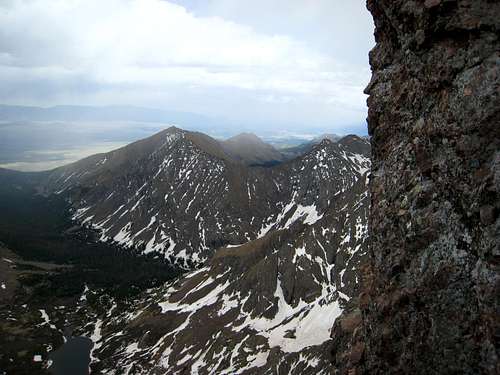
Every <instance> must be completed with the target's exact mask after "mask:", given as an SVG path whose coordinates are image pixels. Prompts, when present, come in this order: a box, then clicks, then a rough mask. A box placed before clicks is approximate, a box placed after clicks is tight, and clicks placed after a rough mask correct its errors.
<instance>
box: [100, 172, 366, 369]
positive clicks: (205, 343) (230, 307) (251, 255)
mask: <svg viewBox="0 0 500 375" xmlns="http://www.w3.org/2000/svg"><path fill="white" fill-rule="evenodd" d="M367 208H368V195H367V194H366V182H365V177H363V178H360V180H359V181H358V182H357V183H356V184H354V185H353V186H352V187H351V189H349V190H348V191H347V192H346V193H345V194H341V195H338V196H337V198H336V199H335V200H334V202H332V207H331V208H330V209H329V210H327V211H326V212H324V214H323V217H321V218H320V219H318V220H317V221H315V222H314V223H312V224H310V225H309V224H306V225H302V226H300V227H296V228H290V229H282V230H278V231H272V232H270V233H268V234H267V235H265V236H264V237H262V238H260V239H257V240H253V241H250V242H248V243H246V244H243V245H241V246H237V247H225V248H221V249H219V250H218V251H217V252H216V254H215V256H214V257H213V258H212V260H211V261H210V262H209V263H208V264H207V265H206V266H205V267H204V268H202V269H199V270H197V271H194V272H191V273H189V274H187V275H186V276H185V277H183V278H182V279H181V280H179V281H177V282H175V283H174V284H171V285H168V286H166V287H165V288H161V289H158V290H156V291H155V292H153V293H150V294H149V297H148V299H147V300H146V301H143V302H141V304H139V305H137V306H136V309H135V311H134V312H133V313H131V314H124V315H123V316H122V317H121V318H120V319H121V320H120V319H118V321H117V322H114V323H113V322H111V323H110V324H109V325H108V327H109V326H112V325H113V324H116V325H117V327H120V328H119V329H120V330H121V331H122V333H123V335H120V336H119V337H115V336H113V332H114V331H115V330H114V329H111V328H110V331H109V336H108V337H106V334H105V335H104V340H103V342H104V344H103V346H102V347H101V348H100V350H101V351H102V352H103V353H104V352H106V350H109V348H119V349H114V352H115V353H116V355H115V357H114V359H113V361H118V362H113V363H111V362H110V361H109V360H108V362H106V361H104V362H105V363H103V364H102V366H103V368H104V369H108V370H109V373H113V371H117V373H118V372H120V370H123V369H128V368H132V367H133V368H134V371H135V373H140V374H147V373H151V372H153V371H158V372H160V373H162V372H168V373H169V374H181V373H183V372H185V371H187V372H188V373H200V374H211V373H218V374H240V373H248V374H267V373H269V374H274V373H295V374H299V373H301V374H302V373H314V374H316V373H322V372H323V373H329V371H332V369H331V367H330V364H329V354H328V353H327V351H325V349H324V348H325V346H324V345H325V343H326V342H328V341H329V340H330V334H331V331H330V330H331V328H332V326H333V323H334V321H335V319H336V318H337V317H338V316H339V315H340V314H341V312H342V310H343V306H344V305H345V304H346V303H347V302H348V300H349V299H350V298H352V297H353V296H355V295H356V293H357V291H356V286H357V283H356V280H355V279H356V276H355V270H356V268H357V267H358V266H359V264H360V262H361V261H362V259H363V257H364V254H365V251H366V232H365V231H364V230H362V229H361V224H360V223H366V218H367ZM351 234H352V235H351ZM348 235H349V238H348V239H347V240H346V238H347V237H348ZM160 322H161V323H160ZM117 329H118V328H117ZM137 342H141V343H142V344H141V345H137V346H134V347H133V350H132V348H131V347H130V343H137ZM124 343H127V344H126V345H125V344H124ZM115 363H119V365H118V367H116V366H115Z"/></svg>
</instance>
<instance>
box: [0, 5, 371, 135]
mask: <svg viewBox="0 0 500 375" xmlns="http://www.w3.org/2000/svg"><path fill="white" fill-rule="evenodd" d="M175 3H176V4H174V2H168V1H161V0H142V1H129V0H109V1H106V2H102V1H97V0H80V1H78V0H75V1H71V2H59V1H52V0H30V1H23V0H17V1H16V0H11V1H8V2H2V5H1V7H3V8H1V9H2V10H1V11H0V80H1V81H2V86H1V87H0V102H4V103H11V104H30V105H54V104H60V103H64V104H89V105H109V104H130V105H140V106H148V107H158V108H168V109H171V110H182V111H191V112H197V113H202V114H207V115H210V116H218V117H224V118H226V119H228V120H229V121H231V122H233V123H234V124H237V125H239V126H241V127H247V128H248V127H252V126H254V127H256V128H260V129H262V128H263V127H266V128H268V127H275V128H283V127H290V128H297V129H299V128H311V129H312V128H318V129H325V130H332V131H335V130H338V129H345V128H346V126H358V128H359V125H360V124H363V123H364V119H365V117H366V105H365V96H364V95H363V94H362V90H363V88H364V86H365V85H366V83H367V81H368V79H369V68H368V62H367V53H368V50H369V48H370V47H371V45H372V43H373V40H372V33H373V31H372V28H373V26H372V21H371V18H370V16H369V14H368V12H367V11H366V10H365V9H364V1H362V0H359V1H358V0H356V1H343V2H337V1H331V0H311V1H306V0H303V1H299V0H275V1H264V0H254V1H251V2H250V1H234V0H206V1H205V0H204V1H196V0H191V1H188V0H185V1H180V0H179V1H175Z"/></svg>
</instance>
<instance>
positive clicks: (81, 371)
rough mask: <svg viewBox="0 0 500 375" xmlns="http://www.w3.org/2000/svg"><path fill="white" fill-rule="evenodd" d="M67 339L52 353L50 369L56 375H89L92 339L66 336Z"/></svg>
mask: <svg viewBox="0 0 500 375" xmlns="http://www.w3.org/2000/svg"><path fill="white" fill-rule="evenodd" d="M66 339H67V341H66V342H65V343H64V345H63V346H61V347H60V348H59V349H57V350H55V351H53V352H52V353H51V354H50V356H49V357H50V359H51V360H52V361H53V362H52V366H50V371H51V372H52V373H53V374H54V375H68V374H71V375H88V374H89V365H90V351H91V350H92V346H93V343H92V340H90V339H88V338H87V337H82V336H76V337H72V336H69V337H66Z"/></svg>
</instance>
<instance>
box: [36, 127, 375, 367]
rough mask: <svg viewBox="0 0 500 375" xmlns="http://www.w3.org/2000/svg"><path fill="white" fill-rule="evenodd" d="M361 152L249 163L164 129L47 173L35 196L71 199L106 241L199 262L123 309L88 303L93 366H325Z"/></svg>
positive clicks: (352, 294)
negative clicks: (264, 165)
mask: <svg viewBox="0 0 500 375" xmlns="http://www.w3.org/2000/svg"><path fill="white" fill-rule="evenodd" d="M369 152H370V148H369V144H368V143H367V142H366V141H365V140H363V139H361V138H358V137H355V136H348V137H345V138H343V139H342V140H340V141H339V142H335V143H334V142H331V141H329V140H324V141H323V142H321V143H320V144H318V145H316V146H315V147H314V148H313V149H312V150H310V152H308V153H306V154H305V155H303V156H302V157H300V158H297V159H294V160H291V161H288V162H286V163H282V164H280V165H277V166H274V167H272V168H260V167H247V166H246V165H244V164H243V163H241V162H240V161H238V160H235V159H234V158H233V157H232V156H231V155H229V154H228V153H227V152H225V150H224V149H223V148H222V147H220V144H219V143H218V142H217V141H215V140H213V139H211V138H210V137H207V136H205V135H203V134H200V133H191V132H187V131H183V130H180V129H176V128H170V129H167V130H165V131H163V132H161V133H159V134H157V135H155V136H153V137H151V138H148V139H145V140H142V141H139V142H136V143H134V144H131V145H129V146H126V147H124V148H122V149H119V150H116V151H113V152H110V153H108V154H101V155H96V156H92V157H90V158H87V159H84V160H82V161H80V162H77V163H75V164H72V165H69V166H66V167H63V168H59V169H57V170H54V171H52V172H51V173H50V174H49V175H48V176H47V175H45V176H44V178H43V179H42V180H43V181H44V182H43V184H42V190H43V192H44V193H45V194H58V195H63V196H65V197H67V198H68V199H69V200H70V201H71V203H72V206H73V210H74V216H73V217H74V219H75V220H77V221H79V222H80V223H82V224H83V225H86V226H90V227H93V228H94V229H96V230H98V231H99V233H100V236H101V240H110V241H113V242H116V243H120V244H122V245H125V246H127V247H130V248H134V249H138V250H139V251H140V252H143V253H150V252H157V253H158V254H159V255H161V256H164V257H169V258H171V259H172V260H173V261H177V262H179V263H180V264H182V265H183V266H185V267H186V268H190V269H193V267H194V266H196V267H201V268H199V269H195V270H193V271H191V272H188V273H187V274H186V275H185V276H183V277H181V278H180V279H178V280H177V281H175V282H173V283H169V284H167V285H165V286H163V287H161V288H156V289H150V290H148V291H146V292H145V293H143V294H142V295H140V296H139V297H137V298H136V300H135V302H133V303H132V304H130V303H127V304H124V305H121V308H119V309H118V308H116V306H115V305H113V303H114V302H113V303H112V302H109V301H108V302H109V303H104V302H103V304H102V306H100V307H99V308H98V309H96V308H95V307H93V308H91V309H88V311H90V312H89V315H88V320H89V321H90V323H89V324H88V325H86V326H84V327H81V328H80V329H79V330H80V332H81V333H82V334H84V335H86V336H87V337H90V338H92V340H93V341H94V347H93V349H92V353H91V357H92V365H91V366H92V368H93V370H94V371H100V372H102V373H116V374H118V373H135V374H151V373H169V374H174V373H176V374H182V373H200V374H209V373H221V374H222V373H227V374H235V373H247V374H256V373H259V374H260V373H292V374H293V373H299V372H300V373H329V372H330V371H332V370H333V367H332V364H331V361H330V350H329V348H330V343H331V339H330V335H331V328H332V327H333V325H334V322H335V320H336V318H337V317H338V316H339V315H340V314H341V313H342V311H343V310H344V309H346V308H348V307H349V306H350V305H351V304H352V301H353V300H354V299H356V298H357V295H358V293H359V283H358V281H359V280H358V274H359V269H360V268H361V267H362V265H363V263H364V259H365V258H366V251H367V236H368V230H367V218H368V207H369V195H368V191H367V183H368V171H369V167H370V161H369ZM85 293H92V291H88V290H87V291H86V292H85ZM85 300H86V298H83V299H82V301H85ZM113 306H115V307H113ZM81 309H82V310H79V311H80V312H81V311H86V310H85V309H86V307H85V302H82V306H81ZM47 311H49V312H51V310H47ZM81 314H83V313H81ZM81 314H80V315H81Z"/></svg>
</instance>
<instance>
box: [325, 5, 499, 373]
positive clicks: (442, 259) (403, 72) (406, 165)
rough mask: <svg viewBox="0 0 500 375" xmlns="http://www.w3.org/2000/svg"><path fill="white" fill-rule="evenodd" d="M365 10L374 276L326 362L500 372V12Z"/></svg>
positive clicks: (380, 368) (352, 368)
mask: <svg viewBox="0 0 500 375" xmlns="http://www.w3.org/2000/svg"><path fill="white" fill-rule="evenodd" d="M368 8H369V9H370V11H371V12H372V14H373V16H374V20H375V25H376V31H375V36H376V41H377V45H376V47H375V48H374V50H373V51H371V53H370V63H371V66H372V70H373V77H372V80H371V82H370V84H369V86H368V88H367V93H369V94H370V97H369V100H368V104H369V118H368V124H369V132H370V134H371V135H372V146H373V172H372V179H371V182H370V190H371V196H372V198H371V199H372V208H371V216H370V223H371V249H370V254H371V256H370V268H369V270H368V271H367V273H366V274H365V279H366V283H365V287H364V291H363V293H362V295H361V297H360V307H361V309H362V314H363V322H362V325H361V328H360V329H359V330H358V331H357V333H356V334H355V335H354V337H353V338H352V339H351V341H350V344H349V345H350V348H349V349H348V350H347V351H346V352H345V353H337V355H336V364H335V366H336V367H338V368H342V369H343V372H344V373H349V374H352V373H355V374H358V373H366V374H401V373H418V374H456V373H461V374H498V373H500V367H499V363H500V361H499V357H498V355H499V341H498V338H499V335H498V332H499V329H500V314H499V307H500V304H499V296H500V273H499V264H500V263H499V260H500V248H499V246H500V234H499V233H500V232H499V228H500V219H499V212H500V195H499V192H500V152H499V150H500V137H499V135H500V133H499V123H500V98H499V94H500V86H499V82H500V69H499V67H500V55H499V50H500V42H499V39H498V35H499V29H500V23H499V19H500V3H499V2H498V1H486V0H473V1H472V0H460V1H441V0H426V1H401V0H399V1H392V0H391V1H388V0H379V1H372V0H369V1H368ZM339 343H340V341H339Z"/></svg>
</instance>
